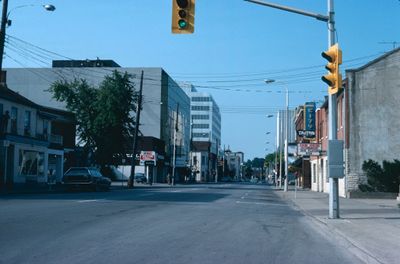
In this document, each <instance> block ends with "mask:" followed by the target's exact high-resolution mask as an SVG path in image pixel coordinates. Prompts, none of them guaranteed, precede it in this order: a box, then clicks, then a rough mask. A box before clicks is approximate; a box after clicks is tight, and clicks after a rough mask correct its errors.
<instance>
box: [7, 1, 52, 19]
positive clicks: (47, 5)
mask: <svg viewBox="0 0 400 264" xmlns="http://www.w3.org/2000/svg"><path fill="white" fill-rule="evenodd" d="M30 6H41V7H43V8H44V9H45V10H46V11H50V12H53V11H55V10H56V7H55V6H54V5H52V4H45V5H37V4H30V5H20V6H16V7H14V8H12V9H11V10H10V11H8V13H7V19H8V17H9V16H10V14H11V12H13V11H14V10H16V9H20V8H24V7H30Z"/></svg>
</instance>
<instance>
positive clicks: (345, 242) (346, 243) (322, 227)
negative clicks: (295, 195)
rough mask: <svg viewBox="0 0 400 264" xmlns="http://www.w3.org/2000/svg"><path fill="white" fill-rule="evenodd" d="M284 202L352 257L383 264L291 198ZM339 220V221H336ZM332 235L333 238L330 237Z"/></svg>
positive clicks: (369, 263) (365, 261) (369, 262)
mask: <svg viewBox="0 0 400 264" xmlns="http://www.w3.org/2000/svg"><path fill="white" fill-rule="evenodd" d="M281 197H282V198H284V199H285V200H287V201H289V202H290V205H291V206H292V207H293V208H294V209H296V210H298V211H300V212H301V213H303V214H304V215H305V216H306V217H308V218H309V219H310V220H311V221H312V222H313V223H314V224H315V225H317V226H318V227H319V228H318V229H317V228H315V227H313V228H314V229H316V230H317V231H319V232H320V233H322V234H323V235H324V236H325V237H327V238H328V239H332V240H333V239H335V240H336V241H339V242H340V243H339V245H341V246H343V247H344V248H346V249H347V250H348V251H349V252H351V253H352V254H353V255H354V256H356V257H357V258H358V259H360V260H361V261H362V262H364V263H368V264H384V263H385V262H384V261H381V260H380V259H379V258H378V257H376V256H374V254H372V253H371V252H369V251H368V250H366V249H364V248H363V247H362V246H361V245H358V243H357V242H356V241H354V240H353V239H352V238H351V237H349V236H347V235H346V234H344V233H343V232H341V231H340V230H339V229H337V228H335V227H333V226H330V225H329V223H327V222H324V221H323V220H321V219H320V218H318V217H316V216H314V215H312V214H310V213H309V212H307V210H305V209H303V208H302V207H301V206H300V205H298V204H296V203H295V202H294V201H293V199H292V198H288V197H284V196H281ZM338 220H339V219H338ZM332 235H333V236H334V237H332Z"/></svg>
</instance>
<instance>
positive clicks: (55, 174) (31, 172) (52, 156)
mask: <svg viewBox="0 0 400 264" xmlns="http://www.w3.org/2000/svg"><path fill="white" fill-rule="evenodd" d="M0 128H1V130H0V186H1V187H0V189H13V188H15V187H17V186H20V185H24V184H48V183H50V184H56V183H60V182H61V180H62V176H63V174H64V166H68V163H69V162H71V160H70V159H72V158H73V157H72V156H71V155H70V154H71V153H72V152H73V151H74V148H75V120H74V115H73V114H71V113H69V112H66V111H62V110H57V109H53V108H48V107H44V106H41V105H38V104H36V103H34V102H32V101H30V100H28V99H27V98H25V97H23V96H21V95H19V94H18V93H16V92H14V91H12V90H10V89H8V88H7V87H5V86H4V85H2V86H0Z"/></svg>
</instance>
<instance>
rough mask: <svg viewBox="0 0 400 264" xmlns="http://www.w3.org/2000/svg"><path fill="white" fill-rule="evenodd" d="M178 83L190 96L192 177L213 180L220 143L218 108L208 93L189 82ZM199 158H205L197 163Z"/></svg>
mask: <svg viewBox="0 0 400 264" xmlns="http://www.w3.org/2000/svg"><path fill="white" fill-rule="evenodd" d="M180 85H181V87H183V89H184V90H185V92H186V94H187V95H188V96H189V97H190V107H191V114H190V120H191V132H190V135H191V141H192V150H191V152H192V153H191V162H190V163H191V165H192V171H193V172H194V173H195V176H194V178H195V179H196V181H215V180H216V177H217V172H218V169H217V168H218V152H219V151H218V150H219V148H220V145H221V112H220V109H219V107H218V104H217V103H216V101H215V100H214V98H213V97H212V96H211V95H210V94H208V93H203V92H198V91H197V90H196V88H195V87H194V86H193V85H192V84H190V83H182V84H180ZM205 143H207V144H205ZM206 145H207V147H205V146H206ZM199 158H202V159H204V158H205V159H206V160H205V161H204V162H201V163H199V162H198V161H199ZM202 161H203V160H202ZM196 164H197V165H196ZM201 164H203V165H201ZM193 166H200V167H201V168H200V169H199V168H197V167H196V168H194V167H193Z"/></svg>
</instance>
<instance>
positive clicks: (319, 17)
mask: <svg viewBox="0 0 400 264" xmlns="http://www.w3.org/2000/svg"><path fill="white" fill-rule="evenodd" d="M244 1H247V2H251V3H254V4H259V5H263V6H268V7H272V8H276V9H280V10H283V11H287V12H292V13H296V14H300V15H304V16H309V17H313V18H315V19H317V20H321V21H324V22H328V21H329V16H324V15H321V14H316V13H312V12H308V11H305V10H301V9H297V8H293V7H288V6H284V5H278V4H274V3H268V2H264V1H258V0H244Z"/></svg>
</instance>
